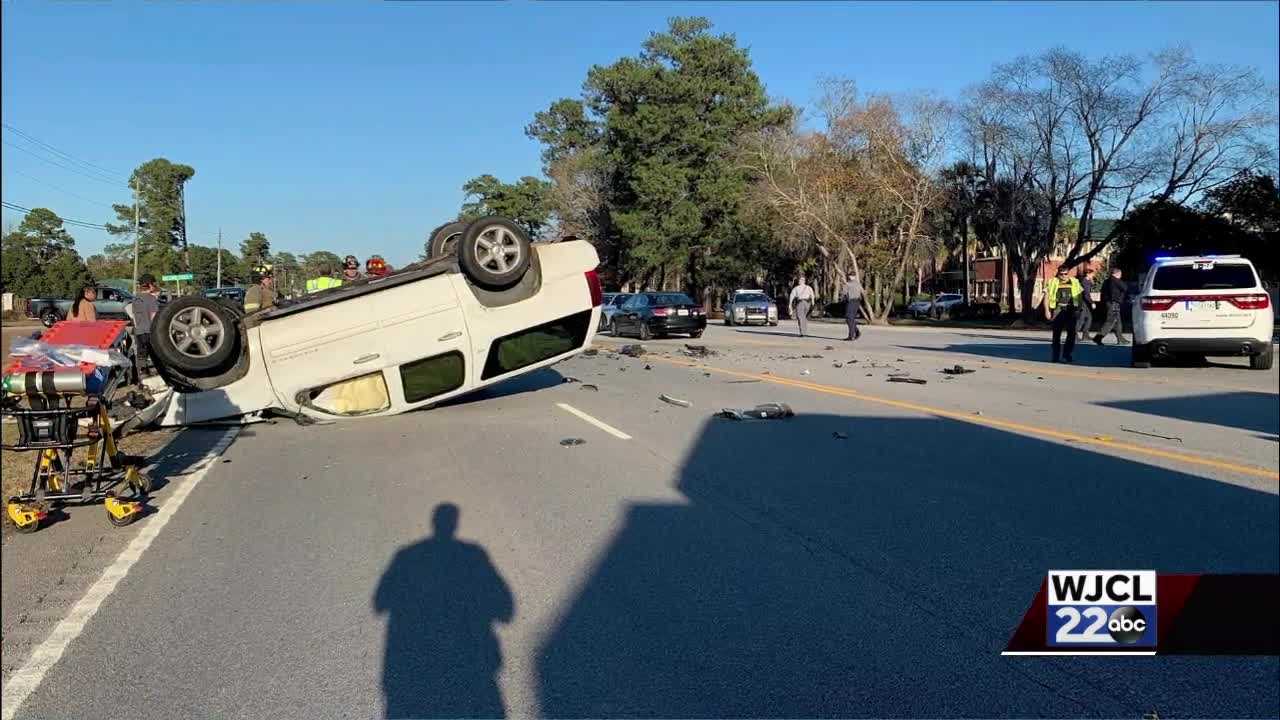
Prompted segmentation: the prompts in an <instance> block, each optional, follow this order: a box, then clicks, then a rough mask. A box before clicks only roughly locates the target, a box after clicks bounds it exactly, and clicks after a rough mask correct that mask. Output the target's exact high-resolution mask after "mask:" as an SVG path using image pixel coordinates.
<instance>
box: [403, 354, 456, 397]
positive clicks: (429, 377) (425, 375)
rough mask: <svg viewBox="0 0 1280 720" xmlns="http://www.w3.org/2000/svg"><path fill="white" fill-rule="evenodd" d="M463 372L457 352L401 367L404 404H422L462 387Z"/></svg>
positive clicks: (415, 361) (416, 361)
mask: <svg viewBox="0 0 1280 720" xmlns="http://www.w3.org/2000/svg"><path fill="white" fill-rule="evenodd" d="M464 370H465V367H464V361H463V359H462V354H461V353H458V352H451V353H448V354H447V355H437V356H435V357H429V358H423V359H422V360H414V361H413V362H411V363H405V364H404V365H401V366H400V384H401V386H402V387H403V388H404V399H405V402H409V403H416V402H422V401H423V400H426V399H427V398H431V397H435V396H436V395H440V394H443V393H447V392H449V391H450V390H456V389H458V388H460V387H462V382H463V377H464Z"/></svg>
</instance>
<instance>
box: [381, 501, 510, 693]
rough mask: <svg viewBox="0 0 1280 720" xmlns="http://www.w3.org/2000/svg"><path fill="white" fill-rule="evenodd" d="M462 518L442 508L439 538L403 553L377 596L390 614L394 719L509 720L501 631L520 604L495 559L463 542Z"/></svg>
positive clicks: (386, 664) (386, 674)
mask: <svg viewBox="0 0 1280 720" xmlns="http://www.w3.org/2000/svg"><path fill="white" fill-rule="evenodd" d="M459 515H460V511H459V509H458V506H457V505H454V504H452V503H441V504H440V505H437V506H436V508H435V511H434V513H433V514H432V518H431V524H432V533H433V534H432V535H431V536H429V537H427V538H425V539H423V540H421V541H419V542H417V543H414V544H413V545H409V546H406V547H403V548H401V549H400V550H399V551H397V552H396V554H395V557H393V558H392V560H391V564H390V565H389V566H388V567H387V570H386V571H385V572H384V573H383V575H382V579H381V580H380V581H379V583H378V588H377V590H376V591H375V593H374V597H373V607H374V611H375V612H377V613H378V614H383V613H385V614H386V615H387V636H386V645H385V652H384V656H383V669H382V689H383V692H384V693H385V697H386V710H387V713H386V717H388V718H462V717H468V718H470V717H482V718H497V717H503V716H504V715H505V712H504V709H503V703H502V695H501V693H500V691H499V690H498V683H497V673H498V669H499V668H500V667H501V665H502V651H501V648H500V646H499V644H498V637H497V634H496V633H495V631H494V624H495V623H498V622H503V623H505V622H510V621H511V619H512V617H513V615H514V613H515V602H514V599H513V598H512V596H511V590H510V588H508V587H507V583H506V582H505V581H504V580H503V579H502V576H501V575H500V574H499V573H498V570H497V568H495V567H494V566H493V563H492V562H491V561H490V559H489V554H488V553H487V552H485V550H484V549H483V548H481V547H480V546H479V545H476V544H474V543H469V542H464V541H462V540H458V539H457V536H456V533H457V530H458V519H459Z"/></svg>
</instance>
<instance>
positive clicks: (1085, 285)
mask: <svg viewBox="0 0 1280 720" xmlns="http://www.w3.org/2000/svg"><path fill="white" fill-rule="evenodd" d="M1076 277H1078V278H1080V308H1079V312H1078V313H1077V316H1076V334H1077V335H1079V336H1080V341H1081V342H1084V341H1085V340H1088V339H1089V330H1090V329H1091V328H1092V327H1093V308H1092V307H1090V303H1092V302H1093V273H1091V272H1089V271H1088V270H1087V269H1085V268H1081V269H1080V272H1079V273H1077V274H1076Z"/></svg>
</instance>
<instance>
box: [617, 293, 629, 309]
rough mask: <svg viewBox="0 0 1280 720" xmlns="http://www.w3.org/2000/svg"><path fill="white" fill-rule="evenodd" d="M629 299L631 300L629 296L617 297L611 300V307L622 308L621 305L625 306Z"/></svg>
mask: <svg viewBox="0 0 1280 720" xmlns="http://www.w3.org/2000/svg"><path fill="white" fill-rule="evenodd" d="M630 299H631V296H630V295H619V296H618V297H616V298H614V299H613V306H614V307H622V306H623V305H626V304H627V301H628V300H630Z"/></svg>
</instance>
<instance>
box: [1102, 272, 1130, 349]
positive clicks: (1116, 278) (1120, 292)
mask: <svg viewBox="0 0 1280 720" xmlns="http://www.w3.org/2000/svg"><path fill="white" fill-rule="evenodd" d="M1128 293H1129V289H1128V288H1127V287H1125V284H1124V282H1123V281H1121V280H1120V268H1111V277H1109V278H1107V280H1106V282H1104V283H1102V304H1103V305H1104V306H1105V307H1106V308H1107V320H1106V322H1104V323H1102V329H1101V330H1099V331H1098V334H1097V335H1094V336H1093V341H1094V342H1095V343H1097V344H1099V345H1101V344H1102V339H1103V338H1104V337H1106V336H1107V333H1109V332H1111V331H1112V330H1114V331H1115V334H1116V344H1118V345H1128V344H1129V341H1128V340H1125V339H1124V335H1123V334H1121V329H1122V328H1121V323H1120V308H1121V307H1122V306H1123V305H1124V303H1125V296H1126V295H1127V294H1128Z"/></svg>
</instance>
